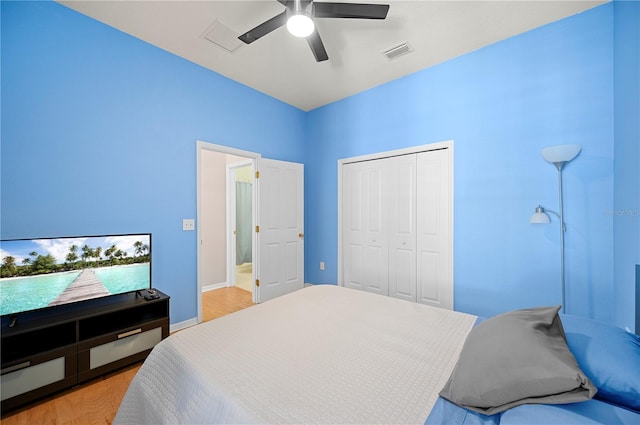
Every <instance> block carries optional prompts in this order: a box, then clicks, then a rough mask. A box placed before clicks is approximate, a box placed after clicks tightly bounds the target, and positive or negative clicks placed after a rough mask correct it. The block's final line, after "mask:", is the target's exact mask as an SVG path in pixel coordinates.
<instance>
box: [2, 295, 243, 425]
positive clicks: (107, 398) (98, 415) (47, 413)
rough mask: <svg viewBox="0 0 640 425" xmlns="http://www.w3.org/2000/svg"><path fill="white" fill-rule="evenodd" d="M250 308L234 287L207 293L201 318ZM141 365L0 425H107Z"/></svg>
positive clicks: (40, 404)
mask: <svg viewBox="0 0 640 425" xmlns="http://www.w3.org/2000/svg"><path fill="white" fill-rule="evenodd" d="M251 305H253V303H252V302H251V293H250V292H247V291H245V290H242V289H239V288H236V287H231V288H222V289H216V290H215V291H208V292H205V293H204V294H203V296H202V319H203V321H208V320H213V319H215V318H217V317H221V316H224V315H226V314H229V313H233V312H234V311H238V310H242V309H243V308H246V307H249V306H251ZM141 364H142V363H138V364H135V365H132V366H130V367H128V368H125V369H121V370H120V371H118V372H114V373H112V374H110V375H106V376H103V377H102V378H98V379H95V380H93V381H90V382H89V383H86V384H83V385H80V386H77V387H74V388H72V389H70V390H67V391H64V392H61V393H58V394H57V395H55V396H52V397H49V398H45V399H43V400H42V401H40V402H38V403H37V404H32V405H29V406H28V407H27V408H23V409H19V410H15V411H13V412H10V413H9V414H8V415H7V416H6V417H3V418H2V419H0V424H2V425H17V424H21V425H22V424H29V425H31V424H48V425H92V424H111V422H112V421H113V418H114V417H115V415H116V412H117V411H118V406H119V405H120V402H121V401H122V398H123V397H124V394H125V392H126V391H127V388H128V387H129V383H130V382H131V380H132V379H133V376H134V375H135V374H136V372H137V371H138V369H139V368H140V366H141Z"/></svg>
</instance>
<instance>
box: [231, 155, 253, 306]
mask: <svg viewBox="0 0 640 425" xmlns="http://www.w3.org/2000/svg"><path fill="white" fill-rule="evenodd" d="M231 159H233V158H231ZM254 175H255V172H254V168H253V161H251V160H243V161H236V162H231V163H228V164H227V205H228V208H227V210H228V211H229V215H228V220H229V223H228V226H227V232H231V234H228V235H227V241H228V242H230V243H228V246H229V255H228V264H227V267H228V269H229V270H230V271H231V273H229V274H228V276H229V278H228V280H227V286H236V287H238V288H240V289H243V290H245V291H249V292H251V293H252V295H253V288H254V280H253V278H252V277H253V255H254V254H253V243H252V236H253V221H254V219H253V211H254V208H253V199H254V185H253V180H254V178H253V177H254ZM252 298H253V299H254V301H255V297H253V296H252Z"/></svg>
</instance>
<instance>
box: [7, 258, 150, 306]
mask: <svg viewBox="0 0 640 425" xmlns="http://www.w3.org/2000/svg"><path fill="white" fill-rule="evenodd" d="M149 268H150V263H141V264H131V265H126V266H111V267H101V268H96V269H93V271H94V273H95V274H96V276H97V277H98V279H99V280H100V282H102V284H103V285H104V287H105V288H107V291H109V293H111V294H116V293H120V292H130V291H135V290H138V289H145V288H148V287H149V286H150V279H151V273H150V270H149ZM81 271H82V270H74V271H71V272H63V273H51V274H45V275H38V276H27V277H13V278H5V279H0V314H1V315H5V314H11V313H16V312H20V311H25V310H34V309H38V308H44V307H47V306H48V305H49V303H50V302H51V301H53V300H54V299H55V298H56V297H57V296H58V295H60V294H61V293H62V292H63V291H64V290H65V289H66V288H67V287H68V286H69V285H70V284H71V283H72V282H73V281H74V280H75V279H76V277H78V275H80V272H81Z"/></svg>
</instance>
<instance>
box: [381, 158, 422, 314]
mask: <svg viewBox="0 0 640 425" xmlns="http://www.w3.org/2000/svg"><path fill="white" fill-rule="evenodd" d="M379 161H383V162H384V164H385V170H386V171H387V173H386V174H387V175H386V178H385V182H384V184H385V186H386V189H385V192H386V197H385V198H386V201H385V204H386V205H387V208H388V209H389V225H388V229H389V295H390V296H392V297H395V298H402V299H404V300H409V301H414V302H415V301H416V195H415V193H416V155H415V154H412V155H402V156H396V157H392V158H387V159H382V160H379Z"/></svg>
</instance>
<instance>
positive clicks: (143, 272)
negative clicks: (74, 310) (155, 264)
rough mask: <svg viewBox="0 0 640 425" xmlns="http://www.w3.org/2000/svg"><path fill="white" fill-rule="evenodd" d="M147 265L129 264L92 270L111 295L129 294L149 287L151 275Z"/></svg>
mask: <svg viewBox="0 0 640 425" xmlns="http://www.w3.org/2000/svg"><path fill="white" fill-rule="evenodd" d="M149 267H150V264H149V263H141V264H131V265H128V266H113V267H102V268H99V269H94V272H95V274H96V276H97V277H98V279H100V282H102V284H103V285H104V286H105V287H106V288H107V291H109V292H110V293H112V294H116V293H119V292H129V291H135V290H138V289H145V288H148V287H149V283H150V278H151V273H149Z"/></svg>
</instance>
